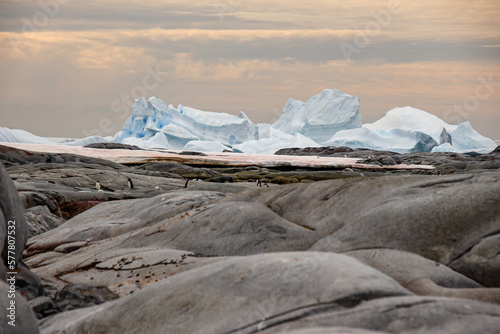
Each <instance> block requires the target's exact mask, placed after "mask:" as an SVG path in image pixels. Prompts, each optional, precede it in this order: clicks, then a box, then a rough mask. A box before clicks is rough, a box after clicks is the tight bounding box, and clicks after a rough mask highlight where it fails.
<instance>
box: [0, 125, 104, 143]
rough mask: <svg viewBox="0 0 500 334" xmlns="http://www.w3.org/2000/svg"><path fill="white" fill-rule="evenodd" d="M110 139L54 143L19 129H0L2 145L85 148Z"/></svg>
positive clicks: (70, 140) (92, 138)
mask: <svg viewBox="0 0 500 334" xmlns="http://www.w3.org/2000/svg"><path fill="white" fill-rule="evenodd" d="M111 139H112V137H109V138H103V137H100V136H89V137H85V138H82V139H66V140H64V141H55V140H50V139H48V138H44V137H40V136H37V135H35V134H32V133H30V132H28V131H24V130H21V129H9V128H5V127H0V142H4V143H23V144H40V145H70V146H85V145H88V144H93V143H106V142H109V141H110V140H111Z"/></svg>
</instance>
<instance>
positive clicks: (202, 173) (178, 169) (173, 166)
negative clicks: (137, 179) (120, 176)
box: [139, 162, 220, 179]
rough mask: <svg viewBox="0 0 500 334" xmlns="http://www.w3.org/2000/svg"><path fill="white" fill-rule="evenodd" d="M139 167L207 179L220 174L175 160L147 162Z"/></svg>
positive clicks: (190, 177) (191, 177)
mask: <svg viewBox="0 0 500 334" xmlns="http://www.w3.org/2000/svg"><path fill="white" fill-rule="evenodd" d="M139 168H141V169H144V170H148V171H158V172H168V173H175V174H178V175H180V176H182V177H185V178H187V179H208V178H212V177H216V176H220V174H219V173H217V172H215V171H212V170H210V169H208V168H198V167H191V166H186V165H183V164H180V163H175V162H156V163H148V164H145V165H142V166H140V167H139Z"/></svg>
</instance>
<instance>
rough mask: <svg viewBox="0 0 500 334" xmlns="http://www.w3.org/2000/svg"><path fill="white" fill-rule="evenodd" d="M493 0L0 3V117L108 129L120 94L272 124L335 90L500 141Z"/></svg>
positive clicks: (39, 129) (115, 120) (11, 123)
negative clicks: (292, 103) (291, 103)
mask: <svg viewBox="0 0 500 334" xmlns="http://www.w3.org/2000/svg"><path fill="white" fill-rule="evenodd" d="M499 17H500V2H498V0H486V1H469V0H467V1H466V0H440V1H435V0H433V1H430V0H421V1H410V0H407V1H405V0H401V1H397V0H383V1H382V0H380V1H379V0H350V1H345V0H343V1H298V0H297V1H282V0H274V1H272V2H271V1H260V0H252V1H250V0H191V1H183V2H179V1H149V2H148V3H145V2H142V1H118V0H111V1H94V0H85V1H83V0H40V1H15V0H1V1H0V126H7V127H12V128H22V129H25V130H27V131H30V132H33V133H35V134H38V135H42V136H53V137H83V136H84V135H88V134H101V135H102V134H103V135H110V134H114V133H116V132H117V131H118V130H120V129H121V127H122V126H123V123H124V120H125V118H126V117H128V116H129V115H130V114H131V112H132V108H131V105H130V103H131V102H130V101H131V96H133V97H138V96H140V95H145V97H146V98H148V97H150V96H155V97H157V98H161V99H162V100H163V101H164V102H165V104H173V105H174V106H177V104H182V105H185V106H189V107H193V108H198V109H202V110H210V111H220V112H228V113H231V114H238V112H239V111H240V110H243V111H244V112H245V113H246V114H247V115H248V116H249V117H250V119H252V121H253V122H254V123H258V122H273V121H274V120H276V119H277V117H279V114H280V113H281V111H282V109H283V107H284V105H285V104H286V102H287V100H288V98H290V97H291V98H294V99H300V100H303V101H305V100H307V99H308V98H309V97H311V96H313V95H315V94H318V93H319V92H321V90H323V89H324V88H338V89H341V90H343V91H345V92H346V93H348V94H351V95H355V96H358V97H359V98H360V100H361V117H362V121H363V123H367V122H373V121H375V120H377V119H379V118H380V117H382V116H383V115H384V114H385V113H386V112H387V111H388V110H390V109H392V108H394V107H402V106H407V105H409V106H412V107H415V108H419V109H423V110H425V111H428V112H430V113H433V114H435V115H437V116H439V117H441V118H443V119H444V120H445V121H447V122H448V123H454V124H458V123H459V122H464V121H471V123H472V126H473V127H474V128H475V129H476V130H477V131H478V132H480V133H481V134H483V135H485V136H488V137H490V138H492V139H500V20H499Z"/></svg>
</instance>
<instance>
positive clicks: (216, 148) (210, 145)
mask: <svg viewBox="0 0 500 334" xmlns="http://www.w3.org/2000/svg"><path fill="white" fill-rule="evenodd" d="M183 151H197V152H219V153H220V152H224V151H231V147H228V146H226V145H222V144H221V143H219V142H218V141H213V140H193V141H190V142H189V143H187V144H186V146H184V148H183Z"/></svg>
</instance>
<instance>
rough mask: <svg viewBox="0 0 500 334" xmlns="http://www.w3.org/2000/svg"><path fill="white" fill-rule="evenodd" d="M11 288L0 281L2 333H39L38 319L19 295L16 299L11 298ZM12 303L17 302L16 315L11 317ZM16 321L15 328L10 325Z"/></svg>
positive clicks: (0, 330)
mask: <svg viewBox="0 0 500 334" xmlns="http://www.w3.org/2000/svg"><path fill="white" fill-rule="evenodd" d="M9 294H10V288H9V286H8V285H7V284H6V283H5V282H3V281H0V317H1V319H2V320H1V321H0V333H9V334H35V333H39V330H38V325H37V321H36V317H35V315H34V314H33V311H32V310H31V308H30V307H29V305H28V302H27V301H26V300H25V299H24V298H23V297H22V296H21V295H19V294H18V293H15V297H14V298H10V297H9ZM11 301H15V306H14V307H15V312H14V313H15V315H14V318H12V317H10V316H11V310H8V309H7V308H9V307H11ZM12 320H15V322H14V324H15V326H11V325H9V322H10V321H12Z"/></svg>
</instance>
